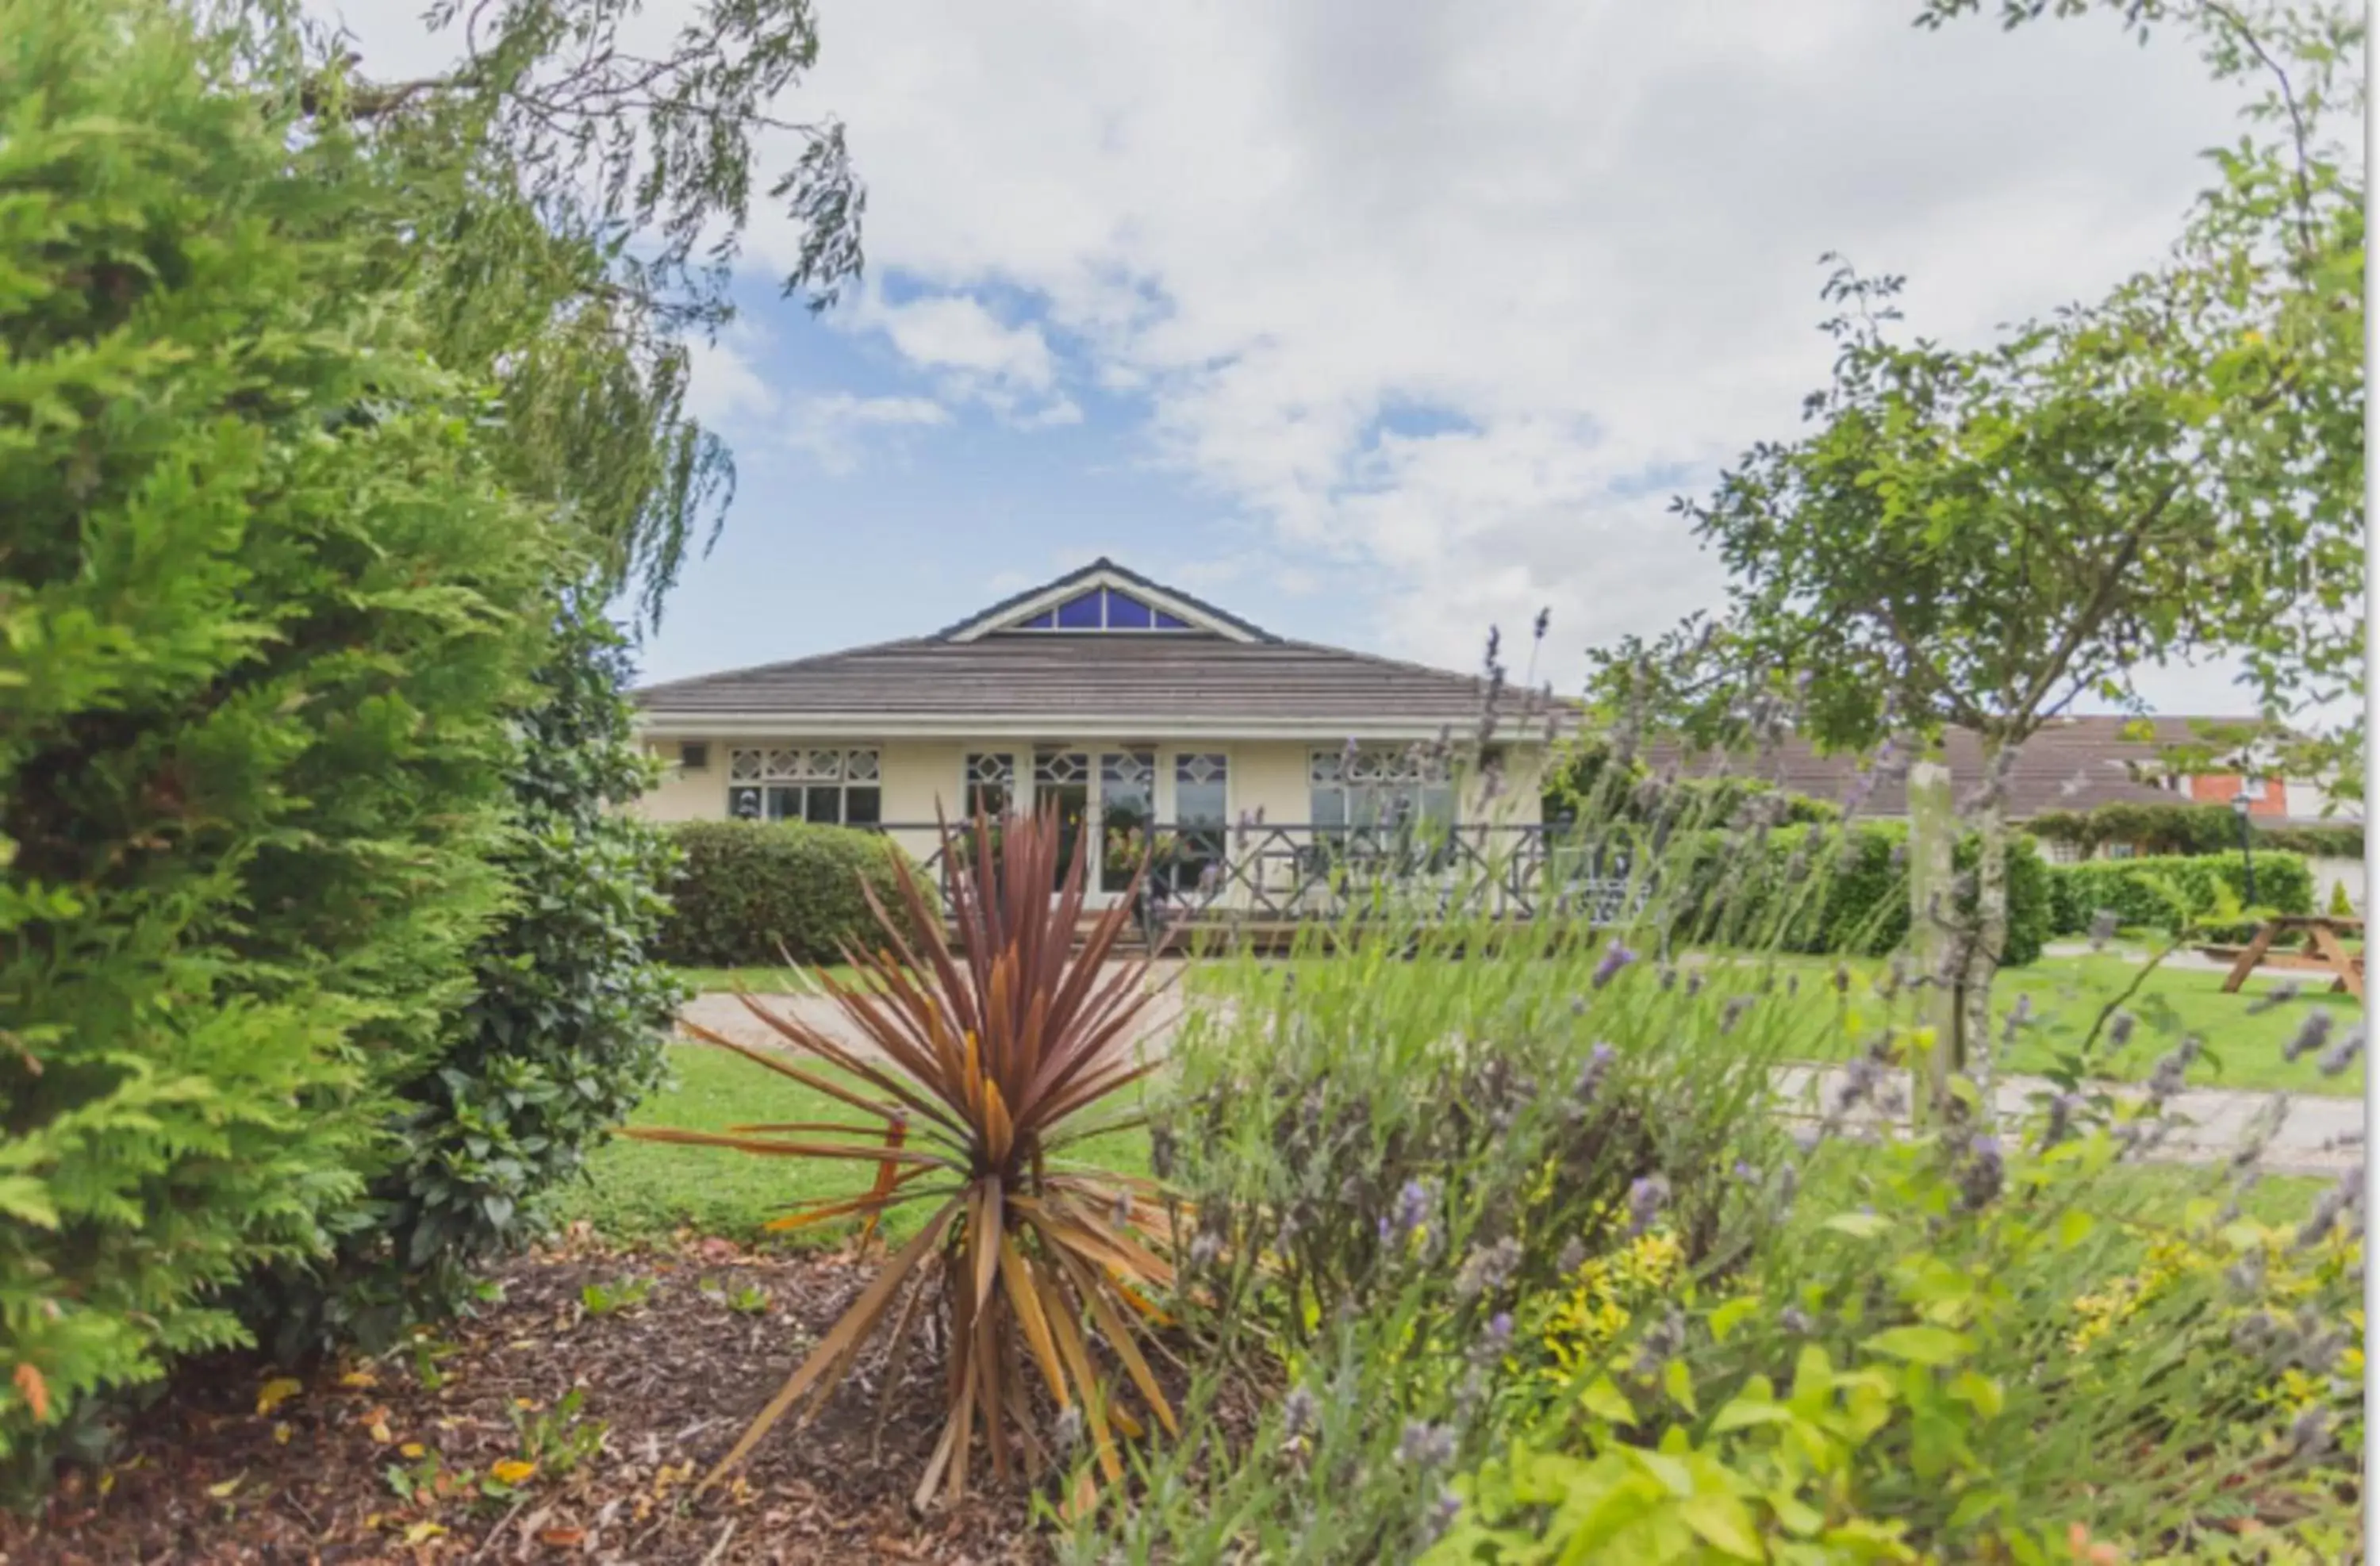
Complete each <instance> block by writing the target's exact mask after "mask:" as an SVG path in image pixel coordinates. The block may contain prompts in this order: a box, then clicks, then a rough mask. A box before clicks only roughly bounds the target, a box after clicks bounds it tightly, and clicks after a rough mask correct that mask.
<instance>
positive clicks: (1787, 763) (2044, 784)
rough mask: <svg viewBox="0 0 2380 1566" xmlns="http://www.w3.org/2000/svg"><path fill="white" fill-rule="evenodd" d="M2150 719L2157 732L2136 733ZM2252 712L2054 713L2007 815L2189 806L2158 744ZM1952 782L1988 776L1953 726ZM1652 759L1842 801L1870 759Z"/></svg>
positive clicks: (1901, 807)
mask: <svg viewBox="0 0 2380 1566" xmlns="http://www.w3.org/2000/svg"><path fill="white" fill-rule="evenodd" d="M2143 722H2146V723H2148V724H2149V725H2150V726H2151V735H2152V736H2153V737H2134V735H2135V734H2137V733H2138V727H2139V725H2141V724H2142V723H2143ZM2255 726H2256V722H2255V720H2253V719H2247V718H2181V717H2176V718H2155V719H2148V720H2142V719H2138V718H2128V717H2078V718H2062V719H2058V720H2056V721H2055V722H2052V723H2050V724H2049V726H2047V727H2046V728H2045V729H2043V730H2042V731H2041V732H2040V733H2039V734H2035V735H2034V737H2033V738H2032V739H2031V740H2030V741H2028V742H2027V743H2026V744H2025V746H2024V747H2023V748H2022V749H2021V750H2020V751H2019V752H2018V753H2017V758H2016V761H2015V762H2014V764H2013V766H2012V768H2011V770H2010V773H2009V779H2008V813H2009V817H2010V819H2013V820H2023V819H2027V818H2029V817H2033V816H2038V815H2041V814H2042V813H2044V812H2045V811H2049V810H2088V809H2090V808H2092V807H2094V806H2098V805H2111V804H2117V803H2127V804H2140V805H2160V804H2161V805H2174V804H2188V803H2190V801H2189V799H2188V798H2187V797H2186V796H2185V795H2180V794H2177V793H2175V792H2174V791H2173V790H2171V789H2168V788H2160V787H2158V786H2157V785H2156V784H2155V782H2154V781H2153V780H2154V779H2155V778H2156V777H2157V776H2158V775H2159V774H2160V773H2161V772H2162V771H2165V766H2164V763H2163V760H2162V756H2161V747H2166V746H2174V745H2186V744H2192V743H2200V742H2203V741H2204V740H2205V739H2206V737H2207V736H2208V734H2211V733H2214V732H2216V731H2218V730H2237V729H2242V728H2253V727H2255ZM1943 750H1944V752H1945V755H1944V759H1945V760H1947V761H1948V762H1949V767H1950V778H1951V787H1952V789H1953V791H1954V792H1955V793H1956V794H1957V795H1960V796H1961V797H1964V796H1965V795H1969V794H1971V793H1973V791H1974V790H1975V789H1976V788H1978V787H1979V786H1980V785H1981V784H1982V783H1983V778H1984V761H1983V747H1982V744H1981V743H1980V741H1979V740H1978V739H1977V737H1976V735H1974V734H1972V733H1970V732H1969V731H1967V730H1964V729H1953V730H1951V731H1950V732H1949V734H1946V735H1945V736H1944V739H1943ZM1645 760H1646V762H1647V764H1648V765H1650V766H1652V767H1653V769H1654V770H1655V771H1662V770H1664V769H1667V768H1670V767H1675V768H1677V769H1678V770H1679V771H1681V772H1683V773H1686V774H1688V775H1708V774H1711V773H1714V772H1720V771H1727V772H1731V773H1734V774H1735V775H1737V776H1741V777H1756V778H1761V779H1764V780H1766V781H1767V782H1769V783H1775V784H1776V785H1777V786H1779V788H1784V789H1790V790H1791V791H1792V792H1794V793H1796V794H1806V795H1812V796H1814V797H1815V798H1819V799H1824V800H1828V801H1829V802H1831V803H1834V804H1838V805H1840V804H1841V803H1843V802H1844V801H1845V800H1847V799H1849V798H1851V797H1852V795H1853V793H1854V792H1855V790H1856V789H1857V787H1858V781H1859V775H1860V773H1861V771H1863V768H1864V760H1863V759H1862V758H1860V757H1858V756H1850V755H1840V754H1838V755H1822V754H1820V753H1819V752H1818V751H1817V750H1816V749H1815V747H1812V746H1811V744H1810V742H1809V741H1807V740H1803V739H1798V738H1789V739H1787V740H1786V741H1785V742H1784V743H1783V744H1782V745H1780V746H1779V747H1777V749H1776V750H1775V752H1774V753H1773V754H1770V755H1767V756H1754V755H1750V754H1734V755H1722V754H1719V753H1717V752H1712V751H1693V750H1688V749H1686V748H1684V747H1680V746H1676V745H1663V744H1658V743H1657V744H1652V745H1648V746H1646V747H1645ZM1907 807H1908V800H1907V797H1906V795H1904V794H1903V793H1902V792H1901V791H1900V789H1899V788H1898V787H1892V788H1879V789H1876V790H1875V791H1873V792H1871V793H1869V794H1867V795H1865V796H1864V798H1863V799H1862V802H1861V805H1860V813H1861V814H1863V815H1871V816H1898V815H1900V814H1903V813H1904V812H1905V811H1906V809H1907Z"/></svg>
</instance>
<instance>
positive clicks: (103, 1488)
mask: <svg viewBox="0 0 2380 1566" xmlns="http://www.w3.org/2000/svg"><path fill="white" fill-rule="evenodd" d="M113 1489H115V1469H113V1468H111V1469H109V1470H108V1471H107V1472H106V1473H104V1474H102V1475H100V1476H99V1493H100V1497H101V1499H106V1497H107V1495H108V1493H109V1492H110V1491H111V1490H113Z"/></svg>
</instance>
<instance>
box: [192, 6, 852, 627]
mask: <svg viewBox="0 0 2380 1566" xmlns="http://www.w3.org/2000/svg"><path fill="white" fill-rule="evenodd" d="M210 10H211V14H212V15H213V16H215V17H216V18H218V19H219V21H220V22H221V24H222V25H223V27H224V28H225V31H226V32H227V34H228V35H229V36H230V37H232V38H233V39H234V40H236V41H237V45H238V48H239V50H240V55H241V58H242V60H243V61H244V62H245V65H246V67H247V68H248V69H249V71H251V72H252V73H254V75H255V76H256V77H257V79H260V80H261V81H263V82H266V83H268V84H270V85H271V86H272V88H273V90H274V91H278V92H281V93H283V94H285V96H287V97H288V98H289V99H290V100H291V101H292V103H294V105H295V106H296V107H297V109H298V110H299V111H300V112H301V113H302V115H304V116H305V120H306V123H308V124H309V125H310V126H314V127H336V129H337V130H338V131H339V133H340V134H342V135H345V136H349V137H353V138H354V139H356V140H358V142H359V143H361V144H362V145H363V146H364V147H366V148H367V149H369V151H370V154H371V156H372V157H373V158H374V160H375V161H376V163H378V164H380V165H381V166H382V167H383V168H384V169H386V170H387V171H388V172H389V174H390V176H391V177H389V178H388V179H386V180H385V181H383V182H382V184H381V185H380V186H379V188H378V190H377V193H376V200H377V209H376V211H375V212H373V213H372V214H371V215H370V220H369V221H370V222H371V223H372V224H373V225H375V227H376V228H377V229H378V231H379V235H380V243H379V244H378V245H376V246H375V247H374V248H373V250H372V255H373V259H374V261H375V265H376V276H377V278H378V279H379V280H380V281H382V282H383V283H384V284H386V285H391V286H397V287H402V288H405V289H406V290H407V291H408V292H409V293H410V294H411V295H412V296H413V297H414V298H415V300H416V302H417V305H418V307H419V310H421V312H422V315H423V318H424V320H425V321H426V322H428V324H429V326H430V328H431V332H432V334H433V335H434V339H435V352H436V354H437V357H438V358H439V361H440V362H441V363H442V364H444V365H446V366H447V367H448V368H450V369H453V370H457V371H459V372H464V373H468V374H472V375H476V376H479V377H481V378H483V379H484V380H486V381H487V382H490V383H492V384H493V385H494V386H496V387H497V388H498V389H499V391H500V393H501V396H502V400H503V405H504V420H503V423H502V426H501V428H500V429H499V430H497V431H492V432H491V438H492V440H494V441H495V442H496V443H499V444H500V445H501V448H502V450H503V454H504V455H503V456H502V458H501V461H502V464H503V471H504V479H505V482H506V483H507V484H508V485H509V486H510V488H511V489H512V490H513V491H514V492H516V493H517V494H521V495H524V496H528V497H531V498H535V499H539V500H543V501H547V502H549V503H551V504H555V505H557V506H560V507H562V508H563V509H564V510H565V511H566V512H567V513H568V515H569V516H570V519H571V521H572V524H573V526H574V527H575V528H576V529H577V531H578V532H579V534H580V535H581V536H582V538H583V539H585V540H587V541H588V543H589V547H590V551H591V564H592V567H593V570H594V572H595V579H596V580H597V581H598V583H599V584H600V585H601V588H602V589H604V590H606V591H631V592H633V594H634V595H635V604H636V608H637V613H638V615H639V616H640V617H641V618H642V619H643V620H645V621H647V622H649V623H657V622H658V620H659V618H660V614H661V611H662V601H663V599H664V597H665V596H666V594H667V593H668V591H669V589H670V588H671V587H672V586H673V585H674V583H675V581H676V579H677V576H678V573H679V571H680V569H681V568H682V567H683V565H684V564H685V563H686V559H687V558H688V557H689V556H690V554H691V553H692V552H694V551H695V550H696V548H697V547H698V546H700V547H705V548H707V547H708V545H709V543H710V541H711V540H714V539H715V538H716V536H717V531H718V528H719V526H720V524H721V522H722V519H723V517H724V514H725V509H726V506H727V504H728V502H729V501H730V500H731V499H732V497H733V493H734V486H735V467H734V462H733V459H732V456H731V454H730V453H729V452H728V450H727V448H726V446H725V445H724V444H723V443H722V442H721V441H720V440H719V439H718V438H717V436H716V435H715V434H714V433H713V432H712V431H708V430H706V429H704V428H703V427H702V426H701V424H700V423H699V421H698V420H697V419H694V418H693V417H692V416H691V415H690V414H688V412H687V411H686V386H687V374H688V366H689V345H690V344H691V343H692V342H694V341H696V340H698V339H699V338H701V337H703V336H706V335H708V334H715V333H716V332H717V331H718V329H719V328H720V327H722V326H723V325H724V324H725V323H726V322H728V321H729V320H730V319H731V318H732V317H733V314H734V302H733V300H732V298H731V297H730V293H729V284H730V281H731V275H732V270H733V268H734V266H735V262H736V261H737V260H738V259H739V256H740V254H741V245H742V239H743V236H744V232H745V229H746V227H747V223H748V220H749V218H750V215H751V212H752V205H753V201H754V200H755V199H756V195H757V196H765V198H766V199H768V200H772V201H779V202H782V203H783V209H784V210H785V212H787V213H788V214H789V215H790V216H791V217H792V218H793V219H794V220H795V222H796V223H797V224H798V225H799V227H800V230H801V236H802V237H801V242H800V248H799V250H798V253H797V255H796V257H795V263H794V265H793V267H792V269H791V270H790V271H789V273H787V275H786V276H785V277H784V279H783V287H784V290H785V292H786V293H787V294H789V295H791V294H796V293H799V294H806V295H807V297H808V300H809V302H810V304H811V306H812V308H813V309H822V308H824V307H825V306H827V305H829V304H831V303H832V302H833V301H834V300H835V299H836V298H837V297H839V295H840V292H841V290H842V288H843V287H844V285H847V284H848V283H849V282H850V281H851V280H853V279H854V278H856V276H857V275H858V273H859V271H860V267H861V262H862V254H861V249H860V233H861V223H862V219H863V216H864V214H865V211H866V206H867V200H866V193H865V191H864V189H863V188H862V187H861V186H860V184H859V181H858V178H857V176H856V173H855V172H854V169H853V167H852V164H851V160H850V156H849V152H848V148H847V147H846V144H845V140H844V131H843V127H841V125H840V124H838V123H837V122H835V121H834V120H832V119H831V118H827V119H820V120H817V121H810V122H803V121H795V120H789V119H786V118H783V117H782V116H781V115H780V114H779V112H778V108H777V105H778V103H779V100H780V99H781V98H783V97H784V96H785V95H786V94H787V93H789V92H790V91H792V90H793V89H795V87H797V86H798V84H799V83H800V81H801V80H802V79H803V78H804V77H805V76H806V75H807V72H808V71H809V69H810V68H811V67H812V66H813V65H814V64H815V62H816V60H817V57H818V48H819V37H818V27H817V21H816V17H815V14H814V12H813V10H812V7H811V6H810V4H809V0H746V3H739V4H733V5H724V6H705V7H703V8H702V9H701V11H700V12H699V14H698V16H697V17H695V18H693V19H691V20H689V21H688V22H686V24H685V25H684V26H683V27H681V28H680V29H679V30H678V31H677V33H676V35H675V36H674V37H673V38H671V39H670V40H669V41H668V43H667V46H666V47H664V48H660V49H658V50H651V49H647V48H645V47H643V46H642V43H641V41H642V40H644V39H645V38H647V37H648V36H650V33H651V31H652V30H651V29H650V24H649V21H648V20H647V19H646V18H644V17H643V16H642V12H641V7H639V6H636V5H633V4H629V3H626V0H504V3H503V4H501V5H494V6H488V5H480V6H469V7H466V6H463V5H462V4H461V3H460V0H435V3H433V4H431V5H430V6H428V7H426V8H425V10H424V11H423V13H422V19H423V21H424V24H425V25H426V26H427V27H429V28H431V29H432V30H441V31H443V32H444V33H445V34H446V35H447V36H449V37H451V38H452V39H453V40H454V42H455V46H456V50H457V57H456V59H455V62H454V64H453V65H452V67H450V68H448V69H446V70H444V71H443V72H440V73H438V74H435V75H431V76H424V77H417V78H412V79H405V80H395V81H387V80H375V79H371V78H370V76H369V75H367V74H366V72H367V69H368V67H369V62H368V61H365V60H363V59H362V58H360V57H359V56H358V55H356V54H355V53H354V51H353V50H352V48H351V47H350V46H349V44H350V41H349V40H348V39H347V38H346V37H345V36H344V35H342V34H338V33H335V32H327V31H324V30H321V29H319V28H316V27H313V26H311V25H310V24H308V23H307V22H305V21H304V20H303V19H302V18H299V17H298V16H297V15H296V14H295V12H294V9H293V8H292V7H291V6H288V5H287V4H285V0H211V4H210ZM788 141H790V143H791V144H792V145H793V146H794V147H795V148H797V149H798V150H797V151H796V152H794V154H793V155H792V157H791V158H790V160H789V161H787V162H785V163H784V164H783V166H781V167H774V168H771V167H770V166H768V165H767V164H766V163H765V161H764V153H765V152H766V151H767V149H768V148H769V147H770V146H771V145H779V144H784V143H786V142H788Z"/></svg>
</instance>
